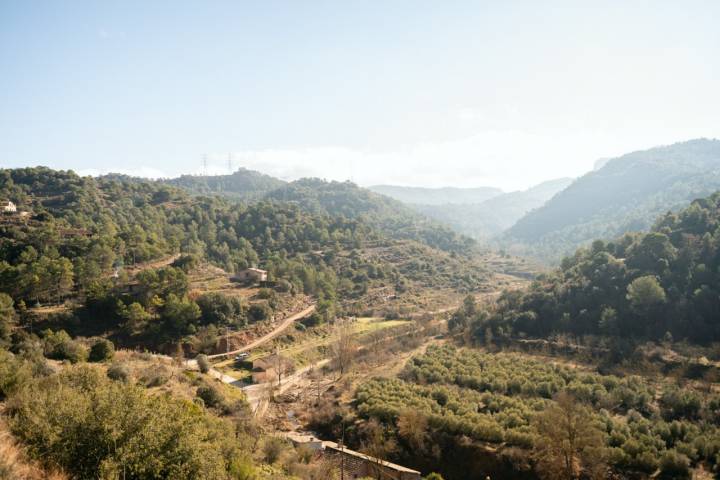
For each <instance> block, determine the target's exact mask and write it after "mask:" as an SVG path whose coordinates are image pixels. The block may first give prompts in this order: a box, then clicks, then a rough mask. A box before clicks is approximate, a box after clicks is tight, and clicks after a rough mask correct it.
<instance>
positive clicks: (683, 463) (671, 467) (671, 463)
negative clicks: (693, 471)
mask: <svg viewBox="0 0 720 480" xmlns="http://www.w3.org/2000/svg"><path fill="white" fill-rule="evenodd" d="M659 478H668V479H669V478H672V479H682V478H690V460H688V458H687V457H686V456H685V455H683V454H681V453H678V452H677V451H675V450H668V451H667V452H665V453H664V454H663V456H662V458H661V459H660V477H659Z"/></svg>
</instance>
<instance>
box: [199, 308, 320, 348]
mask: <svg viewBox="0 0 720 480" xmlns="http://www.w3.org/2000/svg"><path fill="white" fill-rule="evenodd" d="M314 311H315V305H310V306H309V307H307V308H306V309H305V310H301V311H299V312H298V313H294V314H292V315H290V316H289V317H287V318H286V319H285V320H283V321H282V323H280V325H278V326H277V327H276V328H275V329H274V330H273V331H272V332H270V333H267V334H265V335H263V336H262V337H260V338H258V339H257V340H254V341H252V342H250V343H248V344H247V345H245V346H243V347H241V348H238V349H236V350H233V351H231V352H226V353H217V354H215V355H208V358H220V357H226V356H229V355H235V354H237V353H242V352H247V351H248V350H252V349H253V348H257V347H259V346H260V345H263V344H264V343H266V342H268V341H270V340H272V339H273V338H275V337H277V336H278V335H280V334H281V333H282V332H283V331H285V329H287V328H288V327H289V326H290V325H292V324H293V323H294V322H296V321H297V320H300V319H301V318H305V317H307V316H308V315H310V314H311V313H313V312H314Z"/></svg>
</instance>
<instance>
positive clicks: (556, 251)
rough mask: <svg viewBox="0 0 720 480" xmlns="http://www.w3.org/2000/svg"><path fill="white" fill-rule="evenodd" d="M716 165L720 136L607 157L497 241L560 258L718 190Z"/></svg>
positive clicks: (719, 158)
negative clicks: (598, 239) (603, 161)
mask: <svg viewBox="0 0 720 480" xmlns="http://www.w3.org/2000/svg"><path fill="white" fill-rule="evenodd" d="M718 165H720V141H718V140H706V139H699V140H692V141H688V142H683V143H677V144H674V145H670V146H666V147H657V148H652V149H650V150H645V151H639V152H633V153H629V154H627V155H624V156H622V157H619V158H615V159H612V160H610V161H608V162H607V163H605V164H604V166H603V167H602V168H600V169H598V170H596V171H593V172H590V173H588V174H586V175H584V176H582V177H580V178H579V179H578V180H577V181H575V182H574V183H573V184H572V185H570V186H569V187H568V188H566V189H565V190H563V191H562V192H560V193H559V194H558V195H556V196H555V197H554V198H552V199H551V200H550V201H548V202H547V203H546V204H545V205H543V206H542V207H540V208H538V209H537V210H534V211H532V212H531V213H529V214H528V215H526V216H525V217H523V218H522V219H521V220H519V221H518V222H517V223H516V224H515V225H514V226H513V227H512V228H510V229H509V230H508V231H507V233H506V235H505V236H504V238H503V240H502V242H503V244H504V245H505V246H507V247H508V248H512V249H513V251H515V252H516V253H520V252H526V253H530V254H533V255H535V256H537V257H539V258H542V259H545V260H547V261H551V262H556V261H559V260H560V258H561V257H562V256H564V255H568V254H570V253H572V251H573V250H574V249H576V248H577V247H579V246H581V245H586V244H588V243H589V242H591V241H592V240H593V239H594V238H615V237H618V236H620V235H622V234H624V233H626V232H634V231H641V230H645V229H647V228H648V227H650V226H651V225H652V223H653V221H654V220H655V218H657V217H658V216H659V215H662V214H664V213H665V212H667V211H668V210H673V211H677V210H679V209H681V208H685V207H686V206H687V205H688V204H689V203H690V202H691V201H692V200H694V199H696V198H700V197H704V196H707V195H710V194H712V193H713V192H715V191H717V190H718V189H720V174H718Z"/></svg>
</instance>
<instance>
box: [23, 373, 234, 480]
mask: <svg viewBox="0 0 720 480" xmlns="http://www.w3.org/2000/svg"><path fill="white" fill-rule="evenodd" d="M11 410H12V416H11V417H10V427H11V430H12V432H13V433H14V434H15V435H16V436H17V437H18V438H19V439H20V440H21V441H22V442H23V443H25V444H26V445H27V446H28V449H29V451H31V452H36V453H38V452H42V457H43V461H44V462H46V463H48V464H51V465H57V466H59V467H61V468H63V469H64V470H65V471H67V473H68V474H69V476H70V477H72V478H123V476H125V477H126V478H135V479H148V478H172V479H176V480H190V479H194V478H213V479H214V478H217V479H225V478H227V473H226V465H227V464H228V461H229V459H231V458H233V457H234V456H236V455H238V454H239V453H240V452H239V451H238V449H237V447H236V444H235V443H234V442H233V441H232V440H229V439H232V438H233V437H234V432H233V428H232V426H231V425H230V424H229V423H226V422H222V421H220V420H218V419H214V418H212V417H210V416H208V415H206V414H205V413H204V412H203V411H202V410H201V409H199V408H196V407H193V406H192V405H191V404H190V403H188V402H186V401H182V400H175V399H172V398H171V397H169V396H164V395H148V394H147V393H146V392H145V390H144V389H143V388H141V387H137V386H134V385H128V384H123V383H118V382H112V381H110V380H108V379H106V378H104V377H103V376H102V375H101V374H100V371H99V369H97V368H93V367H90V366H88V365H82V366H74V367H70V368H67V369H64V370H63V371H62V372H61V373H58V374H55V375H51V376H50V377H45V378H42V379H37V380H33V381H31V382H29V383H28V385H26V387H25V388H23V389H22V390H21V391H20V392H18V393H17V394H16V395H14V396H13V402H12V406H11ZM38 454H39V453H38Z"/></svg>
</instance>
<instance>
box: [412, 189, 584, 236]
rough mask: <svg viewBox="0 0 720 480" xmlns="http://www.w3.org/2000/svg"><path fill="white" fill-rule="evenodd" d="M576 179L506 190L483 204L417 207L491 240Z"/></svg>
mask: <svg viewBox="0 0 720 480" xmlns="http://www.w3.org/2000/svg"><path fill="white" fill-rule="evenodd" d="M572 181H573V179H572V178H558V179H556V180H550V181H547V182H543V183H541V184H539V185H536V186H534V187H532V188H529V189H527V190H523V191H517V192H510V193H502V194H500V195H496V196H494V197H492V198H490V199H488V200H485V201H483V202H480V203H474V204H462V205H456V204H444V205H415V206H414V208H416V209H417V210H418V211H420V212H421V213H424V214H425V215H427V216H429V217H431V218H434V219H436V220H438V221H440V222H443V223H445V224H447V225H449V226H450V227H452V228H454V229H456V230H457V231H458V232H461V233H464V234H465V235H469V236H471V237H474V238H479V239H487V238H490V237H493V236H495V235H498V234H500V233H502V232H503V231H505V230H506V229H508V228H510V227H511V226H513V225H514V224H515V222H517V221H518V220H520V218H522V216H523V215H525V214H526V213H528V212H530V211H531V210H533V209H535V208H538V207H540V206H542V205H543V204H544V203H545V202H547V201H548V200H549V199H550V198H552V197H553V195H555V194H556V193H558V192H560V191H561V190H563V189H564V188H565V187H567V186H568V185H570V184H571V183H572Z"/></svg>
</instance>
